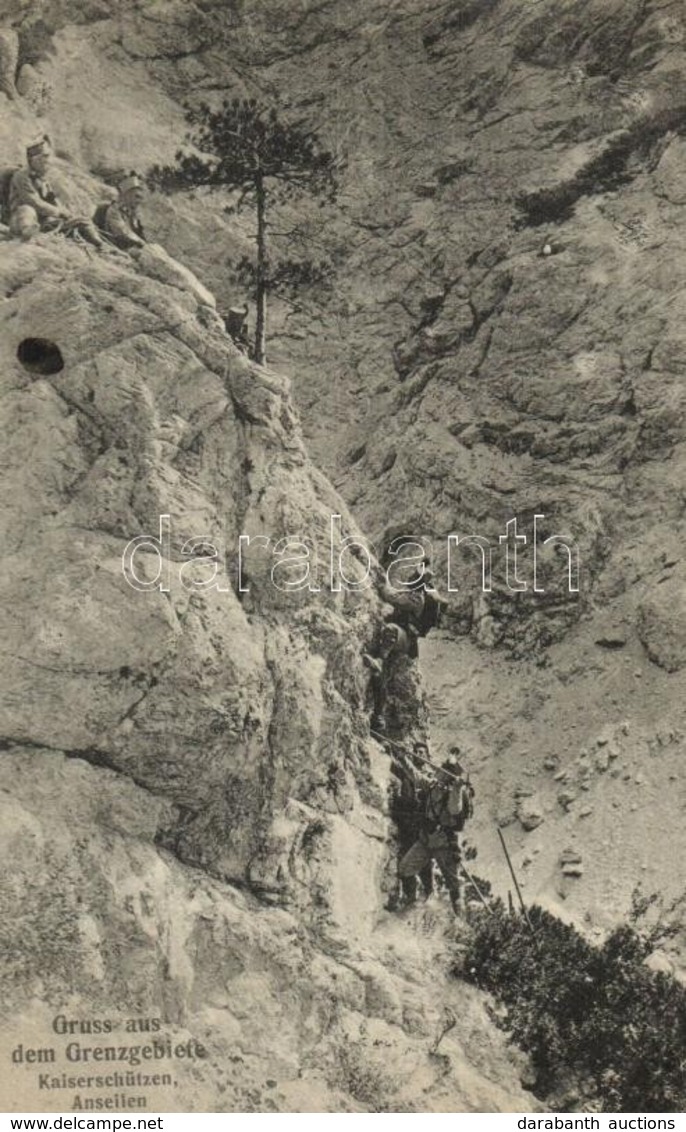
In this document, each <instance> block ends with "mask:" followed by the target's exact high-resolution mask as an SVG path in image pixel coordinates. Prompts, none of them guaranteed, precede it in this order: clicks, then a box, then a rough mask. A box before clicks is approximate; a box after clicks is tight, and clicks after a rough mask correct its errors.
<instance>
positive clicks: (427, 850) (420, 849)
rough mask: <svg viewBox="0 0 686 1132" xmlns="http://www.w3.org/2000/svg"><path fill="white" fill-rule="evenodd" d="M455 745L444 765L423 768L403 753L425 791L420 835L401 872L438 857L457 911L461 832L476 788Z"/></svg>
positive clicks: (405, 765)
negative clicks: (427, 768) (428, 768)
mask: <svg viewBox="0 0 686 1132" xmlns="http://www.w3.org/2000/svg"><path fill="white" fill-rule="evenodd" d="M458 755H459V748H457V747H452V748H451V749H450V752H449V754H448V757H447V758H446V759H445V760H444V762H443V763H441V765H440V766H437V767H432V768H431V770H430V771H427V770H424V769H422V770H419V769H418V768H417V766H416V765H415V764H414V762H413V761H411V760H410V759H409V757H408V756H407V754H406V753H403V754H401V755H400V756H399V761H401V762H402V764H403V770H404V772H405V773H406V774H407V775H408V776H409V777H411V779H412V781H413V782H414V784H415V786H416V787H417V789H418V790H420V791H423V792H424V799H425V801H424V813H423V817H422V822H421V829H420V832H419V835H418V837H417V839H416V840H415V842H414V844H413V845H412V846H411V847H410V849H409V850H408V851H407V853H405V855H404V856H403V857H402V859H401V860H400V863H399V865H398V876H399V878H400V880H401V881H402V880H403V879H404V878H405V877H411V876H417V875H419V874H420V873H421V871H422V870H423V869H425V868H426V867H427V865H430V864H431V862H432V861H435V862H436V864H437V865H438V868H439V869H440V872H441V875H442V877H443V880H444V881H445V886H446V888H447V889H448V893H449V895H450V902H451V904H452V907H453V911H454V912H455V913H456V914H460V913H461V911H462V889H461V882H460V845H459V838H458V834H459V833H460V832H461V831H462V830H463V829H464V826H465V823H466V822H467V820H468V819H469V818H470V817H472V814H473V812H474V810H473V798H474V791H473V789H472V786H471V784H470V782H469V779H468V778H467V776H466V775H465V772H464V768H463V767H462V764H461V762H460V760H459V757H458Z"/></svg>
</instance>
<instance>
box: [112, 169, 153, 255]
mask: <svg viewBox="0 0 686 1132" xmlns="http://www.w3.org/2000/svg"><path fill="white" fill-rule="evenodd" d="M118 189H119V197H118V199H117V200H116V201H114V202H113V203H112V204H110V205H108V206H107V208H105V210H104V216H103V220H102V230H103V232H104V233H105V234H106V235H107V236H108V237H109V239H110V240H111V241H112V243H113V244H116V246H117V247H118V248H121V250H122V251H124V252H130V251H133V250H135V249H136V248H142V247H144V246H145V244H146V243H147V240H146V236H145V232H144V230H143V224H142V222H141V218H140V215H139V208H140V206H141V202H142V200H143V196H144V185H143V180H142V178H141V177H139V175H138V173H134V172H131V173H127V175H126V176H125V177H123V178H122V180H121V181H120V182H119V185H118Z"/></svg>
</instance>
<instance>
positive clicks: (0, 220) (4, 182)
mask: <svg viewBox="0 0 686 1132" xmlns="http://www.w3.org/2000/svg"><path fill="white" fill-rule="evenodd" d="M18 168H19V167H18V166H17V165H12V166H11V167H9V168H8V167H7V166H5V168H4V169H0V224H9V222H10V181H11V180H12V178H13V176H14V174H15V173H16V172H17V170H18Z"/></svg>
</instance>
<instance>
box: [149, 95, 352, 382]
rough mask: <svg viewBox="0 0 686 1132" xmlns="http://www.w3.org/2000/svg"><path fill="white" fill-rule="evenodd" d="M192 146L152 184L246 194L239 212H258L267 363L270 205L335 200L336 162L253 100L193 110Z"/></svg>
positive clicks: (261, 345)
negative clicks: (299, 198)
mask: <svg viewBox="0 0 686 1132" xmlns="http://www.w3.org/2000/svg"><path fill="white" fill-rule="evenodd" d="M187 113H188V120H189V123H190V125H191V127H192V130H191V134H190V135H189V141H190V142H192V144H193V145H194V147H195V149H196V151H198V152H196V153H193V154H188V153H183V152H182V151H179V152H178V153H177V154H176V165H175V166H166V167H160V166H155V168H154V169H153V170H152V172H151V176H150V179H151V182H152V184H153V185H155V186H157V187H158V188H160V189H162V191H163V192H178V191H183V190H189V189H194V188H197V187H199V186H207V187H208V188H211V189H224V190H227V189H228V190H237V191H239V192H240V196H239V199H238V204H237V206H236V207H237V208H240V207H242V206H244V205H245V204H246V203H247V204H249V205H251V206H252V207H254V209H255V213H256V219H257V232H256V237H255V239H256V246H257V249H256V264H255V291H256V295H255V297H256V306H257V317H256V323H255V351H254V352H255V360H256V361H257V362H259V363H260V364H262V365H263V364H264V363H265V361H266V331H267V292H268V290H269V288H270V274H269V247H268V238H267V217H268V209H269V206H270V204H271V203H273V202H275V201H279V202H281V201H284V200H286V199H288V198H289V197H291V196H293V195H295V194H297V193H302V192H305V193H309V194H310V195H312V196H315V197H318V198H320V199H322V200H323V199H329V200H332V199H333V198H334V196H335V193H336V176H335V174H336V163H335V160H334V157H333V155H332V154H331V153H328V152H327V151H325V150H324V149H322V148H321V146H320V144H319V139H318V138H317V136H316V134H315V133H314V132H313V131H312V130H310V129H309V128H308V127H307V126H306V125H305V123H303V122H296V123H290V124H289V123H285V122H282V121H281V120H280V119H279V116H278V113H277V111H276V109H275V108H273V107H264V106H259V105H258V104H257V102H256V101H255V100H254V99H238V98H234V99H233V100H228V99H227V100H225V101H224V102H223V104H222V106H221V109H219V110H212V109H210V107H209V106H207V105H204V104H203V105H201V106H200V107H199V108H198V109H194V110H189V111H188V112H187Z"/></svg>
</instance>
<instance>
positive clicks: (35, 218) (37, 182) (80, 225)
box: [9, 134, 102, 247]
mask: <svg viewBox="0 0 686 1132" xmlns="http://www.w3.org/2000/svg"><path fill="white" fill-rule="evenodd" d="M51 159H52V145H51V142H50V138H49V137H48V135H47V134H44V135H43V137H42V138H40V140H38V141H36V142H33V143H32V144H31V145H29V146H27V149H26V168H24V169H18V170H17V171H16V173H14V174H13V176H12V179H11V181H10V187H9V213H10V231H11V233H12V235H13V236H20V237H21V238H22V239H23V240H29V239H30V238H31V236H34V235H36V233H37V232H58V231H62V232H64V233H65V235H73V234H78V235H80V236H82V237H83V238H84V239H85V240H87V241H88V242H89V243H91V244H94V245H95V247H102V240H101V239H100V237H99V236H98V233H97V232H96V230H95V228H94V226H93V224H92V223H91V222H90V220H86V219H82V218H81V217H74V216H72V215H71V214H70V212H69V210H68V209H67V208H66V206H65V205H64V204H62V203H61V201H60V200H59V198H58V196H57V194H56V192H55V190H54V188H53V187H52V185H51V184H50V181H49V180H48V176H47V174H48V170H49V168H50V163H51Z"/></svg>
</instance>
